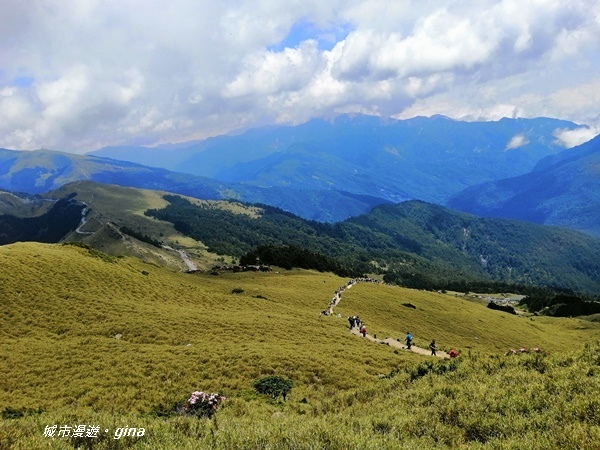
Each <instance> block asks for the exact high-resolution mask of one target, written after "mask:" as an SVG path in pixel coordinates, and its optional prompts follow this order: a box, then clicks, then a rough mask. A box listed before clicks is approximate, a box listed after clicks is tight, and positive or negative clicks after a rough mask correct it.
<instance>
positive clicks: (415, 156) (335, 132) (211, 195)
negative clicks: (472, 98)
mask: <svg viewBox="0 0 600 450" xmlns="http://www.w3.org/2000/svg"><path fill="white" fill-rule="evenodd" d="M576 127H577V125H576V124H574V123H571V122H565V121H560V120H556V119H548V118H538V119H503V120H500V121H497V122H471V123H467V122H459V121H455V120H450V119H448V118H445V117H442V116H434V117H431V118H424V117H418V118H414V119H410V120H405V121H397V120H391V119H388V120H384V119H381V118H376V117H369V116H360V115H359V116H340V117H338V118H337V119H336V120H334V121H323V120H313V121H310V122H307V123H306V124H302V125H298V126H294V127H291V126H281V127H266V128H261V129H254V130H249V131H247V132H244V133H241V134H239V135H233V136H218V137H215V138H210V139H206V140H204V141H190V142H189V143H187V144H189V146H186V145H187V144H186V143H180V144H177V145H174V144H173V145H164V146H161V147H157V148H143V147H136V148H132V147H112V148H104V149H101V150H99V151H96V152H92V153H91V154H88V155H83V156H82V155H72V154H67V153H60V152H50V151H44V150H42V151H34V152H17V151H10V150H0V188H2V189H6V190H10V191H20V192H28V193H42V192H45V191H47V190H50V189H55V188H57V187H59V186H61V185H63V184H65V183H68V182H71V181H75V180H93V181H97V182H103V183H112V184H118V185H122V186H131V187H142V188H147V189H158V190H165V191H169V192H174V193H179V194H182V195H189V196H193V197H196V198H204V199H236V200H240V201H244V202H249V203H262V204H268V205H271V206H276V207H278V208H281V209H284V210H286V211H290V212H292V213H294V214H296V215H299V216H301V217H303V218H306V219H311V220H318V221H324V222H336V221H340V220H344V219H346V218H348V217H352V216H356V215H360V214H364V213H367V212H369V211H370V210H371V209H372V208H373V207H374V206H376V205H379V204H384V203H396V202H400V201H404V200H410V199H420V200H424V201H428V202H431V203H437V204H442V205H447V206H450V207H452V208H456V209H460V210H464V211H467V212H474V213H477V211H480V210H475V209H470V208H471V206H470V205H473V204H477V205H479V206H480V203H485V202H473V201H471V200H464V201H463V200H460V199H461V198H462V197H461V192H462V191H463V190H464V189H468V188H471V190H470V191H467V192H469V194H468V195H469V196H472V195H474V193H477V192H479V191H482V192H486V189H488V188H484V187H482V188H479V187H478V186H479V185H480V184H482V183H483V185H485V183H488V185H486V186H489V183H497V184H496V185H495V186H496V188H499V187H502V186H505V185H506V182H503V181H501V180H504V179H509V178H514V177H520V178H518V179H517V180H516V185H523V186H525V185H526V184H528V183H529V184H531V185H535V184H536V183H537V181H536V180H537V179H539V177H541V176H543V174H544V173H545V171H548V170H550V167H551V166H553V164H555V163H558V162H560V161H563V160H564V161H571V163H570V164H571V165H572V166H575V167H574V169H573V170H574V171H577V170H578V169H577V168H576V167H577V165H578V164H585V161H583V160H580V159H577V160H573V155H576V154H578V151H577V150H576V149H568V150H566V149H565V148H564V147H563V146H562V145H560V142H559V141H558V139H557V138H556V137H555V136H556V135H558V133H559V132H560V131H561V130H563V131H564V130H570V129H574V128H576ZM582 153H584V152H582ZM592 153H593V152H592ZM115 158H119V159H115ZM123 160H129V161H123ZM141 163H143V164H147V165H143V164H141ZM563 165H564V163H563ZM150 166H153V167H150ZM156 166H162V167H156ZM174 170H178V171H179V172H176V171H174ZM183 172H185V173H183ZM579 172H580V173H581V172H583V170H579ZM585 176H586V177H587V179H585V180H584V179H580V180H579V185H578V186H577V187H576V189H575V191H573V192H571V193H567V192H565V193H564V195H565V196H564V198H563V192H562V189H563V188H564V184H557V185H555V177H554V176H553V175H552V174H549V175H548V176H547V177H545V180H544V183H543V187H540V188H539V189H538V191H536V190H535V189H530V190H529V192H528V194H527V195H528V204H527V208H526V212H532V211H535V213H531V214H528V215H523V214H522V215H517V214H511V213H513V212H514V210H515V208H518V205H517V206H515V204H510V205H508V204H507V205H506V207H502V208H501V207H500V205H498V208H496V210H495V212H494V214H496V215H497V216H500V217H510V218H521V219H525V220H533V221H537V222H538V223H550V224H556V225H561V226H568V227H571V228H574V229H577V230H581V231H585V232H588V233H591V234H595V233H596V232H597V228H598V227H599V225H598V219H597V217H595V216H594V214H593V212H592V213H587V212H585V213H584V212H583V211H582V214H578V212H577V210H576V209H577V208H575V210H573V211H570V212H569V214H568V220H555V221H552V220H551V219H552V218H553V217H555V216H556V217H559V216H560V214H561V211H564V210H565V209H566V205H578V206H577V207H578V208H581V209H582V210H583V209H585V208H589V209H590V210H592V211H593V209H594V207H595V206H597V203H595V202H596V200H593V198H594V195H595V194H594V192H593V191H592V192H588V191H589V187H590V186H591V187H593V186H594V185H595V183H596V181H595V178H594V177H595V174H594V173H592V172H590V171H586V172H585ZM210 177H215V178H210ZM596 178H597V177H596ZM527 180H531V181H530V182H528V181H527ZM510 184H511V185H513V184H515V183H513V182H512V181H511V182H510ZM516 185H515V186H516ZM549 191H552V192H554V197H553V199H554V200H553V202H552V204H548V202H546V203H545V204H544V205H543V207H542V208H538V207H537V206H536V205H537V204H538V202H544V199H543V198H538V197H537V196H536V195H537V194H536V192H544V193H547V192H549ZM573 195H575V196H579V198H582V199H583V198H585V199H586V200H585V202H573V198H572V197H573ZM590 198H591V199H592V201H588V199H590ZM494 201H495V200H494ZM488 206H489V207H488V209H492V208H494V205H493V204H490V205H488ZM540 209H542V210H544V211H546V210H547V212H546V213H544V214H540ZM480 213H481V214H484V215H490V214H492V213H490V212H486V211H483V209H481V212H480Z"/></svg>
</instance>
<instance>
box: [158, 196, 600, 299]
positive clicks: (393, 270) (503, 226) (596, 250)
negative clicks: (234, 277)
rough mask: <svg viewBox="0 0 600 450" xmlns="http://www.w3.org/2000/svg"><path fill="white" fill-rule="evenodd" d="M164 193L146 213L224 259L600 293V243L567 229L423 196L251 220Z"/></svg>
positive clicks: (421, 281) (433, 282)
mask: <svg viewBox="0 0 600 450" xmlns="http://www.w3.org/2000/svg"><path fill="white" fill-rule="evenodd" d="M165 199H166V200H168V201H169V202H170V204H169V205H168V206H167V207H166V208H164V209H160V210H156V209H154V210H148V211H147V212H146V214H147V215H149V216H152V217H156V218H159V219H161V220H166V221H169V222H172V223H173V224H174V226H175V227H176V229H177V230H178V231H180V232H182V233H184V234H187V235H189V236H191V237H193V238H195V239H198V240H200V241H202V242H204V243H205V244H206V245H207V246H208V247H209V249H210V250H211V251H214V252H217V253H220V254H223V255H231V256H235V257H238V258H239V257H242V256H244V255H246V254H248V253H250V252H253V253H252V254H253V255H255V254H256V255H258V253H257V248H258V247H262V249H263V253H265V251H266V250H265V249H267V248H271V250H269V251H270V252H271V253H274V251H273V249H274V248H286V247H290V246H291V247H295V248H298V249H306V250H309V251H310V252H312V254H313V256H314V254H320V255H323V258H329V259H330V260H329V261H330V262H331V261H332V260H335V261H336V264H338V266H339V268H340V270H341V271H342V273H344V275H346V274H347V273H349V272H357V273H366V272H370V273H380V274H382V275H384V276H385V279H386V280H388V281H392V282H396V283H398V284H401V285H404V286H410V287H418V288H432V289H442V288H452V287H459V286H460V287H462V288H464V290H469V288H470V287H471V286H478V287H479V288H485V286H486V285H489V286H493V287H494V288H500V287H501V286H504V287H506V288H508V287H511V286H512V287H514V286H543V287H548V288H552V289H555V290H557V291H561V290H562V291H565V292H568V291H573V292H585V293H588V294H590V293H597V292H599V291H600V241H598V240H596V239H593V238H590V237H589V236H586V235H583V234H581V233H577V232H573V231H570V230H566V229H561V228H554V227H543V226H538V225H532V224H528V223H524V222H518V221H510V220H504V219H481V218H477V217H475V216H472V215H469V214H464V213H458V212H455V211H451V210H448V209H446V208H443V207H441V206H437V205H432V204H429V203H425V202H420V201H410V202H405V203H401V204H397V205H382V206H379V207H376V208H374V209H373V210H372V211H371V213H369V214H366V215H362V216H358V217H354V218H350V219H348V220H346V221H344V222H338V223H335V224H328V223H321V222H314V221H307V220H304V219H301V218H299V217H297V216H294V215H293V214H290V213H288V212H285V211H282V210H280V209H278V208H274V207H270V206H264V205H260V206H261V208H262V214H261V215H260V217H258V218H252V217H249V216H247V215H244V214H236V213H233V212H230V211H224V210H221V209H214V208H211V207H209V206H206V205H204V206H196V205H193V204H192V203H190V202H189V201H187V200H185V199H183V198H181V197H178V196H174V195H167V196H165ZM279 253H281V251H280V252H279ZM288 253H290V252H288ZM297 253H298V252H296V254H297ZM290 254H291V253H290ZM504 290H508V289H504Z"/></svg>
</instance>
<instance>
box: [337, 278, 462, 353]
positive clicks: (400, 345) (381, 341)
mask: <svg viewBox="0 0 600 450" xmlns="http://www.w3.org/2000/svg"><path fill="white" fill-rule="evenodd" d="M359 282H360V281H355V280H351V281H350V282H348V284H347V285H346V286H344V287H343V288H340V290H339V291H336V293H335V295H334V297H333V298H332V299H331V302H330V303H329V307H328V308H327V311H328V312H329V314H330V315H332V314H333V308H334V307H335V306H337V305H338V304H339V303H340V301H341V299H342V295H341V294H342V292H344V291H345V290H346V289H350V288H351V287H352V286H354V285H355V284H356V283H359ZM350 333H352V334H353V335H355V336H357V337H362V334H361V332H360V330H359V329H358V328H352V329H351V330H350ZM364 339H368V340H370V341H372V342H375V343H378V344H384V345H388V346H389V347H393V348H397V349H402V350H408V351H411V352H413V353H417V354H419V355H424V356H433V355H431V350H429V349H426V348H422V347H417V346H416V345H414V344H413V345H411V347H410V349H408V347H406V345H404V344H403V343H402V342H400V341H399V340H397V339H392V338H390V337H386V338H385V339H377V338H375V337H374V336H372V335H370V334H369V333H367V334H366V336H365V337H364ZM435 356H437V357H438V358H443V359H447V358H448V359H449V358H450V355H449V354H448V353H446V352H443V351H441V350H437V351H436V355H435Z"/></svg>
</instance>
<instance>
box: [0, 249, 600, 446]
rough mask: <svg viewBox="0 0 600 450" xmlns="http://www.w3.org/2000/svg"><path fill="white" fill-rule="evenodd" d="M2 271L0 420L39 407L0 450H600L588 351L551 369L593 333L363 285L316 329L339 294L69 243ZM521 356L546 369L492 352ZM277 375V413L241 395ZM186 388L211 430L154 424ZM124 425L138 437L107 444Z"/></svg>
mask: <svg viewBox="0 0 600 450" xmlns="http://www.w3.org/2000/svg"><path fill="white" fill-rule="evenodd" d="M0 265H1V266H2V268H3V270H2V272H1V273H0V289H1V297H0V300H1V303H0V391H1V392H2V396H1V397H0V410H5V408H7V407H10V408H17V409H19V408H23V407H26V408H33V409H36V408H40V407H41V408H43V409H44V410H46V412H44V413H42V414H40V415H36V414H33V415H26V416H25V417H22V418H20V419H10V420H9V419H5V420H0V448H3V449H4V448H15V449H25V448H27V449H29V448H65V449H66V448H74V447H76V446H77V444H76V443H74V442H75V441H72V440H69V439H66V438H64V439H54V440H52V439H50V438H44V437H43V430H44V427H45V426H46V425H51V424H58V425H73V424H76V423H87V424H99V425H101V426H102V428H106V429H109V434H107V435H104V436H103V437H101V438H100V439H98V441H95V442H96V443H97V444H96V446H94V448H98V449H109V448H110V449H121V448H137V449H150V448H168V449H171V448H172V449H176V448H177V449H179V448H189V449H193V448H214V449H230V448H240V449H244V448H256V449H258V448H276V449H284V448H295V449H309V448H310V449H314V448H327V449H348V448H356V449H359V448H360V449H380V448H384V449H385V448H389V449H394V448H433V447H442V448H446V447H450V448H456V447H462V448H557V447H556V446H557V445H558V446H560V447H561V448H593V447H590V446H588V444H589V445H591V443H593V442H597V441H595V440H594V439H597V438H600V431H599V430H600V415H598V414H597V412H596V411H600V405H598V404H597V398H596V397H595V396H594V394H593V393H594V392H596V393H597V389H598V388H600V386H598V383H599V377H598V375H600V372H599V371H598V368H597V365H598V364H600V353H598V347H591V348H588V349H587V350H585V351H584V353H583V354H582V355H583V356H582V355H579V356H578V355H575V356H562V354H563V352H564V351H566V350H567V349H569V348H570V347H573V346H576V347H578V348H581V345H578V344H580V343H582V342H586V341H592V340H595V339H598V337H600V324H597V323H593V322H586V321H580V320H575V319H552V318H541V317H536V318H534V319H535V320H533V321H531V320H529V318H526V317H515V316H511V315H508V314H505V313H501V312H497V311H491V310H488V309H487V308H485V307H484V306H482V305H479V304H477V303H474V302H471V301H466V300H464V299H461V298H456V297H454V296H451V295H442V294H437V293H430V292H421V291H413V290H406V289H401V288H397V287H390V286H383V285H372V284H366V283H365V284H358V285H356V286H354V287H353V288H352V289H350V290H347V291H346V292H344V293H343V295H342V302H341V303H340V305H339V306H338V307H337V308H336V312H339V313H340V314H342V315H343V317H342V318H337V317H323V318H319V315H318V313H319V311H320V310H322V309H323V308H324V307H325V306H326V305H327V303H328V301H329V299H330V298H331V296H332V294H333V292H334V290H335V289H336V288H338V287H339V286H340V285H342V284H343V283H344V282H345V281H346V280H344V279H341V278H339V277H336V276H333V275H331V274H322V273H316V272H310V271H291V272H284V273H239V274H223V275H220V276H211V275H203V274H193V275H191V274H183V273H178V272H174V271H169V270H166V269H164V268H160V267H158V266H154V265H150V264H144V263H142V262H140V261H139V260H136V259H133V258H109V257H107V256H106V255H103V254H101V253H98V252H93V251H92V252H90V251H88V250H86V249H82V248H76V247H73V246H62V245H44V244H35V243H19V244H13V245H8V246H3V247H0ZM234 289H235V290H242V291H243V292H241V293H239V294H233V293H232V291H233V290H234ZM402 303H411V304H413V305H415V306H416V309H412V308H407V307H405V306H403V305H402ZM351 314H358V315H360V316H361V317H362V318H363V319H364V320H365V321H366V323H367V325H368V327H369V332H370V333H377V334H378V336H380V337H386V335H387V336H390V337H396V336H397V337H400V338H401V337H402V336H403V335H404V332H405V331H406V328H409V329H410V331H411V332H412V333H413V335H414V336H415V338H416V340H417V343H418V344H424V343H426V342H427V341H428V340H429V339H430V338H431V337H435V338H436V339H437V341H438V343H439V344H440V346H441V347H444V348H446V349H447V348H450V347H455V348H458V349H459V350H462V351H463V352H464V353H463V357H462V358H460V360H461V362H460V363H459V364H458V365H457V366H455V367H454V368H453V369H452V370H451V371H450V372H448V373H446V374H443V373H437V372H436V371H437V370H438V369H436V368H437V367H438V366H437V365H431V366H426V365H423V364H424V363H427V362H432V363H435V364H437V362H438V360H437V359H435V358H430V357H420V356H418V355H416V354H413V353H408V352H403V351H394V350H393V349H392V348H390V347H387V346H385V345H381V344H375V343H373V342H370V341H368V340H365V339H361V338H357V337H355V336H353V335H351V334H350V333H348V330H347V325H348V324H347V320H346V316H347V315H351ZM475 337H478V339H477V340H475V339H474V338H475ZM518 346H527V347H530V346H541V347H543V348H545V349H546V350H548V351H549V352H550V353H553V354H555V355H554V356H552V357H548V356H542V357H539V358H538V356H539V355H518V356H517V357H514V358H511V357H505V356H504V355H503V353H504V351H505V350H506V349H508V348H510V347H518ZM469 348H470V351H468V350H469ZM419 364H420V365H419ZM417 365H419V366H417ZM419 367H420V368H419ZM421 370H422V371H423V372H422V373H423V375H419V377H420V378H419V377H417V379H416V380H413V381H411V380H412V375H411V374H412V373H421V372H419V371H421ZM428 372H431V373H428ZM271 374H276V375H284V376H287V377H289V378H291V379H292V380H293V381H294V383H295V386H294V388H293V391H292V394H291V396H290V398H289V400H288V402H286V403H281V402H273V401H269V400H266V399H263V398H261V397H258V396H257V395H256V394H255V393H254V392H253V390H252V387H251V386H252V382H253V381H254V380H255V379H256V378H258V377H261V376H264V375H271ZM382 374H396V376H395V377H392V378H391V379H383V378H381V375H382ZM196 389H198V390H206V391H214V392H216V391H219V392H222V393H224V394H225V395H226V396H227V397H228V400H227V401H226V403H225V406H224V408H223V410H222V411H220V412H219V413H218V414H217V416H216V417H215V418H214V419H212V420H197V419H194V418H184V417H171V418H169V419H162V418H156V417H153V416H151V415H148V413H149V411H151V410H152V409H153V408H154V407H156V406H157V405H159V404H166V405H170V404H172V403H173V402H177V401H183V400H184V399H185V398H186V397H187V396H188V395H189V393H190V392H191V391H193V390H196ZM594 402H596V403H594ZM595 408H596V409H595ZM505 423H511V424H512V425H511V426H512V427H513V429H510V430H509V429H507V428H506V427H505V426H504V425H503V424H505ZM557 423H560V424H561V428H560V431H551V430H556V427H555V425H556V424H557ZM126 425H129V426H132V427H144V428H145V429H146V430H147V434H146V437H145V438H143V439H139V440H138V439H132V438H130V437H129V438H128V439H125V438H122V439H121V440H115V439H114V438H113V437H112V435H111V433H112V432H113V431H114V430H115V429H116V428H117V427H124V426H126ZM88 444H89V442H88ZM84 445H87V444H84ZM90 445H91V444H90Z"/></svg>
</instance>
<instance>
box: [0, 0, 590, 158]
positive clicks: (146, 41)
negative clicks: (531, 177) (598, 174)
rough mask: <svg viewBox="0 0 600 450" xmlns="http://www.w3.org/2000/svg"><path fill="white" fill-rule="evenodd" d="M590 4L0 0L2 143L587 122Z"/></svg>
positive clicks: (84, 146) (90, 143)
mask: <svg viewBox="0 0 600 450" xmlns="http://www.w3.org/2000/svg"><path fill="white" fill-rule="evenodd" d="M599 16H600V0H581V1H578V2H564V1H561V0H535V1H527V2H523V1H520V0H481V1H479V2H476V3H474V2H469V1H467V0H456V1H453V2H439V1H437V0H420V1H417V0H406V1H402V2H381V1H378V0H345V1H341V0H330V1H328V2H322V1H316V0H302V1H300V0H291V1H289V2H280V1H276V0H256V1H252V2H250V1H249V0H239V1H237V2H214V1H209V0H174V1H172V2H167V3H165V2H159V1H158V0H144V1H142V0H102V1H101V0H89V1H84V2H82V1H80V0H61V1H60V2H57V1H55V0H36V1H32V2H22V1H20V0H6V1H5V2H3V11H2V15H0V60H1V62H2V64H1V65H0V67H1V70H0V146H5V147H9V148H21V149H34V148H39V147H42V146H43V147H46V148H56V149H60V150H65V151H75V152H84V151H86V150H91V149H94V148H97V147H100V146H103V145H118V144H135V143H137V144H140V143H143V144H158V143H161V142H176V141H183V140H186V139H194V138H202V137H207V136H210V135H214V134H219V133H224V132H227V131H231V130H233V129H238V128H242V127H251V126H259V125H263V124H266V123H299V122H302V121H305V120H308V119H310V118H312V117H321V116H332V115H335V114H339V113H344V112H362V113H368V114H379V115H382V116H393V117H398V118H404V117H411V116H414V115H432V114H444V115H446V116H449V117H452V118H457V119H466V120H494V119H498V118H500V117H504V116H508V117H533V116H539V115H545V116H552V117H559V118H564V119H568V120H573V121H575V122H577V123H580V124H587V125H590V128H587V130H588V134H589V133H590V132H594V131H593V130H596V129H597V128H596V127H598V126H600V117H598V114H597V104H598V102H599V101H600V98H599V95H600V94H599V92H600V75H598V73H600V72H599V71H598V63H599V62H600V61H599V60H598V57H597V55H598V54H599V53H600V52H599V50H600V48H599V47H600V19H598V17H599ZM324 36H326V39H327V45H323V42H325V41H324V39H325V38H324ZM589 130H592V131H589ZM584 134H585V133H584V132H583V131H582V132H581V135H584ZM574 136H575V134H573V133H570V134H565V133H562V132H561V133H558V134H557V139H561V140H562V142H565V143H569V144H565V145H570V143H571V142H574V141H575V140H576V139H575V137H574ZM513 139H514V138H513ZM563 139H564V140H563ZM511 142H512V141H511ZM511 142H509V144H508V145H507V148H516V146H517V144H519V142H518V141H515V142H512V144H511ZM511 145H513V146H514V147H513V146H511Z"/></svg>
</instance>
